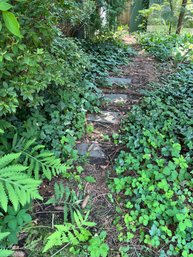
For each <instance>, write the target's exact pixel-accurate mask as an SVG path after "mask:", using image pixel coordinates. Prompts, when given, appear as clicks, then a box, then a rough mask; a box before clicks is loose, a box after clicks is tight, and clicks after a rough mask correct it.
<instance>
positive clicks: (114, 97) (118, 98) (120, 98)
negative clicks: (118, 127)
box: [104, 94, 128, 104]
mask: <svg viewBox="0 0 193 257" xmlns="http://www.w3.org/2000/svg"><path fill="white" fill-rule="evenodd" d="M104 98H105V100H107V101H108V102H110V103H113V104H121V103H126V102H127V100H128V97H127V95H126V94H105V95H104Z"/></svg>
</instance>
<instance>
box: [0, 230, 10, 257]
mask: <svg viewBox="0 0 193 257" xmlns="http://www.w3.org/2000/svg"><path fill="white" fill-rule="evenodd" d="M8 235H9V232H4V233H0V241H1V240H2V239H4V238H6V237H7V236H8ZM12 253H13V251H11V250H7V249H2V248H1V247H0V257H8V256H10V255H11V254H12Z"/></svg>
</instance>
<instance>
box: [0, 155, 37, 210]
mask: <svg viewBox="0 0 193 257" xmlns="http://www.w3.org/2000/svg"><path fill="white" fill-rule="evenodd" d="M19 156H20V154H8V155H5V156H3V157H1V158H0V167H1V169H0V199H1V201H0V206H1V208H2V209H3V210H4V211H7V206H8V202H9V201H10V202H11V203H12V204H13V207H14V209H15V210H17V208H18V205H19V204H21V205H23V206H24V205H25V204H26V203H29V202H30V201H31V199H42V198H41V196H40V195H39V193H38V187H39V185H40V183H41V181H39V180H34V179H32V178H30V177H29V176H28V175H26V174H24V173H22V172H23V171H24V170H26V169H27V167H24V166H23V165H20V164H15V165H9V164H10V162H11V161H13V160H16V157H19ZM6 165H8V166H6Z"/></svg>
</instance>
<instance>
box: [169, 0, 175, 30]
mask: <svg viewBox="0 0 193 257" xmlns="http://www.w3.org/2000/svg"><path fill="white" fill-rule="evenodd" d="M169 4H170V10H171V16H172V17H173V16H174V7H173V1H172V0H169ZM171 32H172V22H171V21H170V24H169V34H171Z"/></svg>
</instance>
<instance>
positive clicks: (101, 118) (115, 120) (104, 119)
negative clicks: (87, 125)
mask: <svg viewBox="0 0 193 257" xmlns="http://www.w3.org/2000/svg"><path fill="white" fill-rule="evenodd" d="M87 121H89V122H97V123H104V124H119V123H120V113H119V112H110V111H101V112H100V113H99V114H88V115H87Z"/></svg>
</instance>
